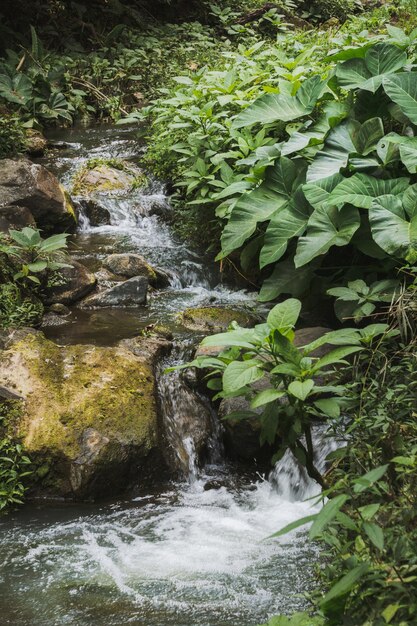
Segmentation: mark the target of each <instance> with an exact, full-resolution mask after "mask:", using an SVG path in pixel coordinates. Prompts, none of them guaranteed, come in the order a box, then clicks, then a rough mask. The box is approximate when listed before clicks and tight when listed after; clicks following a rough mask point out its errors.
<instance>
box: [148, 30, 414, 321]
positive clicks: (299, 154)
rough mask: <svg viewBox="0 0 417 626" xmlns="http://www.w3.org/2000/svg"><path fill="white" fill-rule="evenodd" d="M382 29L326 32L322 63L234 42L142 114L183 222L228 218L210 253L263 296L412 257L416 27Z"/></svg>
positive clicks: (296, 291) (334, 281)
mask: <svg viewBox="0 0 417 626" xmlns="http://www.w3.org/2000/svg"><path fill="white" fill-rule="evenodd" d="M387 29H388V35H385V36H383V35H378V36H377V37H374V38H370V37H369V35H368V33H360V34H358V35H357V36H353V35H352V33H347V34H346V35H344V36H342V35H340V34H339V35H338V36H337V37H336V38H331V37H330V38H329V36H328V35H327V36H326V37H327V39H326V41H327V50H328V51H329V53H328V55H327V56H325V57H324V58H323V54H322V52H321V51H318V50H316V49H315V48H314V46H311V45H306V47H305V48H302V51H301V53H300V54H294V52H295V50H294V45H295V44H294V43H293V50H292V56H289V55H288V53H287V54H286V55H285V56H284V55H283V51H282V48H278V47H277V48H275V47H271V46H266V47H265V48H263V47H262V44H261V43H260V42H259V43H257V44H255V46H253V47H252V48H250V49H245V48H244V47H243V46H241V47H240V48H239V50H238V53H237V54H236V55H235V54H234V53H231V54H230V55H229V58H228V64H227V66H226V68H225V70H224V71H212V72H210V71H204V72H201V74H199V73H198V72H197V73H196V74H195V75H194V76H182V77H178V78H177V81H178V83H179V84H180V85H181V87H180V88H179V89H178V90H176V91H175V92H174V93H172V92H171V93H170V97H169V98H166V99H162V100H159V101H157V102H156V103H155V105H154V106H153V107H152V108H151V109H150V111H149V115H153V116H154V118H155V120H156V121H155V128H156V131H157V133H158V137H159V139H158V140H157V141H156V146H157V148H156V149H157V150H158V149H160V148H161V145H162V144H163V146H164V147H165V149H168V147H169V146H170V149H171V150H172V153H173V154H175V155H177V156H179V157H180V158H179V159H177V161H179V166H178V164H177V165H176V169H175V170H174V176H175V175H176V176H177V183H176V184H177V187H178V188H183V189H184V195H185V197H186V198H187V199H188V210H189V211H190V214H191V215H192V220H195V219H196V214H197V216H199V217H200V219H205V220H207V216H209V218H211V220H212V223H213V225H214V226H215V227H217V228H218V227H219V225H220V224H223V225H224V224H225V225H224V228H223V233H222V236H221V248H222V250H221V252H220V254H219V256H218V258H219V259H225V258H227V257H229V256H230V255H232V258H235V255H236V253H237V252H239V253H240V260H241V265H242V267H243V270H244V271H245V270H250V269H251V268H253V267H254V265H255V264H258V268H259V269H258V272H260V275H261V277H262V278H265V280H264V284H263V288H262V290H261V294H260V297H261V299H262V300H265V301H266V300H273V299H275V298H277V297H278V296H280V295H282V294H289V295H293V296H296V297H299V296H300V295H303V294H305V292H306V291H307V290H308V288H309V287H311V286H313V287H314V288H315V289H319V290H320V291H321V293H325V291H326V290H327V289H328V288H333V287H344V286H345V284H343V283H342V284H341V280H344V279H345V277H346V276H347V278H348V279H349V280H351V281H354V280H356V279H359V278H361V279H363V278H365V280H366V279H367V278H368V279H369V280H370V281H371V282H375V281H377V280H378V278H379V277H380V275H381V274H382V276H383V277H384V276H385V275H386V274H387V273H388V274H389V273H390V272H391V273H394V271H395V268H396V267H397V266H398V265H399V264H401V263H402V262H403V261H404V260H406V261H408V262H411V263H412V262H414V258H415V255H416V245H415V236H414V229H415V226H414V221H415V217H414V212H415V206H416V202H415V198H414V194H415V191H416V189H417V187H415V182H416V180H417V179H416V166H415V163H414V152H413V150H414V149H415V146H416V145H417V144H416V143H415V142H416V139H415V130H416V122H417V117H416V111H417V100H416V95H415V93H416V92H415V89H416V87H415V84H417V73H416V72H415V71H414V66H413V60H414V58H415V41H416V35H417V31H413V32H412V33H411V34H409V35H407V34H406V33H405V32H403V31H401V30H400V29H398V28H396V27H393V26H390V25H388V26H387ZM283 37H284V40H285V41H287V47H288V46H289V45H290V44H289V43H288V39H287V38H286V36H285V35H284V36H283ZM319 37H320V35H318V38H319ZM309 43H310V44H311V41H310V42H309ZM332 46H333V48H332ZM295 47H296V46H295ZM284 50H285V46H284ZM407 52H408V54H407ZM248 102H249V103H250V102H252V104H249V106H247V105H248ZM173 136H174V137H176V138H178V139H179V141H177V142H176V143H175V144H173V145H172V143H171V141H172V140H171V138H172V137H173ZM158 142H159V143H158ZM162 153H163V151H162ZM153 154H155V152H154V153H152V149H151V151H150V153H149V155H148V158H149V159H150V160H152V157H153ZM160 155H161V153H159V154H158V153H156V157H157V158H158V157H160ZM175 158H177V157H175ZM170 163H172V161H169V160H167V161H166V165H167V167H168V168H169V167H170ZM225 222H226V223H225ZM214 245H215V244H214ZM340 248H342V249H341V250H340ZM347 258H349V261H348V262H346V259H347ZM338 266H339V267H340V266H341V267H342V268H343V269H342V271H340V270H339V271H338V269H337V268H338ZM347 266H348V267H349V268H350V269H349V270H348V273H347V274H346V267H347ZM364 267H365V268H366V276H363V273H364V272H363V268H364ZM295 272H296V274H295ZM393 275H394V274H393ZM295 276H296V278H295ZM369 308H370V307H368V309H369Z"/></svg>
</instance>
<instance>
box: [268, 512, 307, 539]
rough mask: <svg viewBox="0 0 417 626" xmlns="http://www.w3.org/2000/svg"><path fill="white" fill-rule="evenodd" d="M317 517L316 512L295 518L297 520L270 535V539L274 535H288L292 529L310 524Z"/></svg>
mask: <svg viewBox="0 0 417 626" xmlns="http://www.w3.org/2000/svg"><path fill="white" fill-rule="evenodd" d="M316 517H317V515H316V514H315V515H307V516H306V517H301V518H300V519H297V520H295V522H291V523H290V524H287V525H286V526H284V527H283V528H281V530H278V531H277V532H276V533H274V534H273V535H270V536H269V537H268V539H271V538H272V537H282V535H286V534H287V533H290V532H291V531H292V530H295V529H296V528H299V527H300V526H305V525H306V524H309V523H310V522H312V521H314V520H315V519H316Z"/></svg>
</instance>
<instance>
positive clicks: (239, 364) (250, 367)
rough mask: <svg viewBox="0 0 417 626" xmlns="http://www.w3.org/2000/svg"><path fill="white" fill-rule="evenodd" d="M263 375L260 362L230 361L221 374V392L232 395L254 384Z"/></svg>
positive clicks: (253, 360)
mask: <svg viewBox="0 0 417 626" xmlns="http://www.w3.org/2000/svg"><path fill="white" fill-rule="evenodd" d="M263 375H264V370H263V369H262V362H261V361H256V360H255V359H249V360H247V361H232V362H231V363H229V365H228V366H227V367H226V369H225V370H224V372H223V391H224V392H225V393H226V394H228V393H233V392H234V391H239V389H242V387H245V386H246V385H250V384H251V383H254V382H256V381H257V380H259V379H260V378H262V377H263Z"/></svg>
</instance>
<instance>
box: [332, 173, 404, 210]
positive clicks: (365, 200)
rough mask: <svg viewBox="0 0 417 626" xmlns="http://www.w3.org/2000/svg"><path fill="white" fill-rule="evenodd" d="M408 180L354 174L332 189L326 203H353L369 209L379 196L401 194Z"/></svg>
mask: <svg viewBox="0 0 417 626" xmlns="http://www.w3.org/2000/svg"><path fill="white" fill-rule="evenodd" d="M409 182H410V181H409V179H408V178H389V179H381V178H375V177H374V176H368V175H367V174H354V175H353V176H352V177H351V178H345V179H344V180H343V181H342V182H340V183H339V184H338V185H337V186H336V187H335V188H334V189H333V191H332V192H331V193H330V195H329V196H328V198H327V203H328V205H334V206H340V205H344V204H353V206H356V207H359V208H362V209H370V208H371V206H372V203H373V202H374V201H375V199H376V198H379V196H385V195H388V194H390V195H394V196H397V195H400V194H402V193H403V192H404V191H405V190H406V189H407V187H408V186H409Z"/></svg>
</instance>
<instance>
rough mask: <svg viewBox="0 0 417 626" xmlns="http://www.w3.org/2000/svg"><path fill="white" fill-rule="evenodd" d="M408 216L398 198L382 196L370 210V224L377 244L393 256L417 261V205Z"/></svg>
mask: <svg viewBox="0 0 417 626" xmlns="http://www.w3.org/2000/svg"><path fill="white" fill-rule="evenodd" d="M413 211H414V213H413V214H411V215H407V214H406V212H405V210H404V208H403V205H402V204H401V201H400V200H399V199H398V197H396V196H392V195H391V196H389V195H388V196H381V197H380V198H378V199H377V200H374V202H373V204H372V206H371V208H370V210H369V223H370V226H371V232H372V237H373V239H374V240H375V242H376V243H377V244H378V246H380V248H382V249H383V250H385V252H386V253H387V254H389V255H391V256H395V257H400V258H403V259H406V260H408V261H410V262H412V263H413V262H415V261H417V205H414V207H413Z"/></svg>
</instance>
